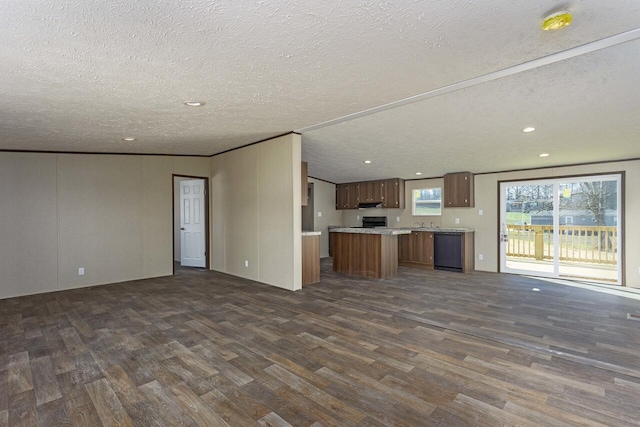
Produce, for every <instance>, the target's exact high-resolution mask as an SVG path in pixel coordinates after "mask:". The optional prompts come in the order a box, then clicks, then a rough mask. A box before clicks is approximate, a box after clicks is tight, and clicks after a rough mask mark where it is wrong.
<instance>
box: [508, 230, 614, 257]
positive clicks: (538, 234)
mask: <svg viewBox="0 0 640 427" xmlns="http://www.w3.org/2000/svg"><path fill="white" fill-rule="evenodd" d="M507 232H508V233H509V241H508V243H507V256H509V257H518V258H533V259H536V260H540V261H541V260H545V259H553V254H554V245H553V226H552V225H507ZM617 239H618V228H617V227H609V226H580V225H561V226H560V235H559V239H558V240H559V247H558V250H559V255H560V260H561V261H575V262H584V263H592V264H617V263H618V254H617V247H618V241H617Z"/></svg>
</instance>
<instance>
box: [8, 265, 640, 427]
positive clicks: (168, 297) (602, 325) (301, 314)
mask: <svg viewBox="0 0 640 427" xmlns="http://www.w3.org/2000/svg"><path fill="white" fill-rule="evenodd" d="M322 269H323V273H322V278H323V280H322V282H321V283H318V284H315V285H310V286H308V287H306V288H305V289H304V290H302V291H299V292H296V293H292V292H287V291H283V290H279V289H276V288H272V287H269V286H265V285H260V284H256V283H252V282H250V281H248V280H242V279H238V278H234V277H231V276H226V275H223V274H218V273H214V272H206V271H202V270H178V272H177V274H176V276H174V277H167V278H159V279H150V280H141V281H136V282H128V283H123V284H115V285H107V286H100V287H94V288H88V289H80V290H73V291H65V292H57V293H51V294H44V295H36V296H29V297H23V298H13V299H7V300H0V426H33V425H40V426H68V425H73V426H100V425H105V426H114V425H122V426H127V425H138V426H155V425H166V426H177V425H186V426H192V425H204V426H218V425H222V426H224V425H230V426H252V425H261V426H286V425H293V426H321V425H324V426H365V425H366V426H383V425H406V426H430V425H439V426H466V425H471V426H481V425H487V426H496V425H504V426H515V425H522V426H569V425H609V426H626V425H640V399H639V398H638V396H639V395H640V361H639V355H640V322H638V321H634V320H628V319H627V313H638V314H640V301H635V300H630V299H625V298H620V297H615V296H611V295H606V294H600V293H593V292H589V291H586V290H582V289H576V288H571V287H564V286H560V285H554V284H549V283H546V282H542V281H538V280H535V279H529V278H522V277H517V276H510V275H498V274H489V273H472V274H469V275H461V274H456V273H448V272H441V271H422V270H414V269H409V268H400V274H399V275H398V276H396V277H394V278H391V279H387V280H374V279H359V278H353V277H347V276H343V275H337V274H334V273H333V272H331V265H330V263H327V262H326V261H324V262H323V264H322ZM533 287H537V288H539V289H540V292H532V290H531V289H532V288H533Z"/></svg>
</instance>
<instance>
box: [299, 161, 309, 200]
mask: <svg viewBox="0 0 640 427" xmlns="http://www.w3.org/2000/svg"><path fill="white" fill-rule="evenodd" d="M300 171H301V174H300V175H301V186H302V188H301V189H300V191H301V193H300V196H301V200H302V206H308V205H309V188H308V187H309V164H308V163H307V162H302V167H301V168H300Z"/></svg>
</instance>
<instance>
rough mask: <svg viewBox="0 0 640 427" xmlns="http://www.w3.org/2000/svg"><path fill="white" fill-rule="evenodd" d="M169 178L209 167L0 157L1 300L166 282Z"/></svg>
mask: <svg viewBox="0 0 640 427" xmlns="http://www.w3.org/2000/svg"><path fill="white" fill-rule="evenodd" d="M172 173H183V174H189V175H201V174H202V175H204V176H207V175H208V173H209V159H208V158H198V157H168V156H127V155H86V154H36V153H0V200H1V201H2V203H0V280H1V282H0V298H7V297H12V296H19V295H28V294H34V293H41V292H50V291H56V290H60V289H69V288H77V287H83V286H91V285H98V284H104V283H113V282H121V281H127V280H133V279H140V278H147V277H156V276H164V275H168V274H172V269H173V266H172V251H173V248H172V243H171V242H172V223H171V217H172V211H171V205H172V201H171V186H172V182H171V174H172ZM80 267H84V269H85V275H83V276H79V275H78V268H80Z"/></svg>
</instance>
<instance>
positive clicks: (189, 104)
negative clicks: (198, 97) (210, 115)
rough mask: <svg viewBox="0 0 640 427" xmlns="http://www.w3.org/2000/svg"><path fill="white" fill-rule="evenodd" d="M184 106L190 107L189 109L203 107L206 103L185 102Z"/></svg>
mask: <svg viewBox="0 0 640 427" xmlns="http://www.w3.org/2000/svg"><path fill="white" fill-rule="evenodd" d="M183 104H184V105H186V106H188V107H202V106H203V105H204V102H202V101H184V102H183Z"/></svg>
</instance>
